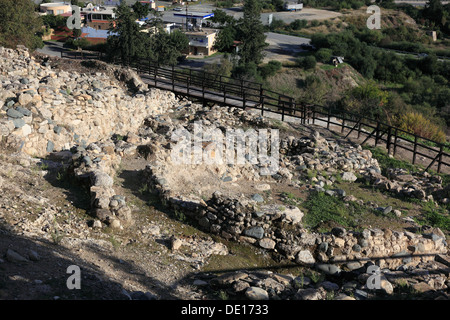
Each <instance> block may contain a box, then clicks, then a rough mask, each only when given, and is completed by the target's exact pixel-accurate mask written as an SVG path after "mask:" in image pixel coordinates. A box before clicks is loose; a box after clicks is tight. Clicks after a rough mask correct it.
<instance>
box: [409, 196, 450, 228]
mask: <svg viewBox="0 0 450 320" xmlns="http://www.w3.org/2000/svg"><path fill="white" fill-rule="evenodd" d="M423 210H424V213H423V214H422V215H421V216H419V217H417V218H416V221H417V223H419V224H421V225H425V224H426V225H430V226H432V227H435V228H439V229H441V230H442V231H444V232H449V231H450V216H449V213H448V212H449V210H450V206H449V205H447V206H445V207H436V205H435V204H434V202H433V201H429V202H427V203H425V204H424V205H423Z"/></svg>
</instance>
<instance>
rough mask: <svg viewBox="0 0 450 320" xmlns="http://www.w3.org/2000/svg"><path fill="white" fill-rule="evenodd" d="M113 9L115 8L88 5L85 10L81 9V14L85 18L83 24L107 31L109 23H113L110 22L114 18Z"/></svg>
mask: <svg viewBox="0 0 450 320" xmlns="http://www.w3.org/2000/svg"><path fill="white" fill-rule="evenodd" d="M114 9H115V7H104V6H93V5H92V4H91V3H89V4H88V5H87V6H86V7H85V8H83V9H81V14H82V15H83V16H84V17H85V18H84V23H85V25H86V26H88V27H91V28H94V29H100V30H108V29H109V28H110V25H111V23H114V22H113V21H112V20H113V19H115V17H116V14H115V13H114Z"/></svg>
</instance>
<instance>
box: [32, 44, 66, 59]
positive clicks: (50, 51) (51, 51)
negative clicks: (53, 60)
mask: <svg viewBox="0 0 450 320" xmlns="http://www.w3.org/2000/svg"><path fill="white" fill-rule="evenodd" d="M63 45H64V43H62V42H57V41H44V47H43V48H42V49H36V51H37V52H40V53H42V54H46V55H49V56H56V57H61V52H62V51H67V49H65V48H64V47H63Z"/></svg>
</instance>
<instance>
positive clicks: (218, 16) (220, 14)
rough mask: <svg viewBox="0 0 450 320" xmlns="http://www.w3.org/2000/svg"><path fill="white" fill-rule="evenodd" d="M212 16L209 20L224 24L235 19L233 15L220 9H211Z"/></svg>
mask: <svg viewBox="0 0 450 320" xmlns="http://www.w3.org/2000/svg"><path fill="white" fill-rule="evenodd" d="M213 13H214V17H212V18H211V22H214V23H219V24H220V25H222V26H224V25H227V24H234V23H235V22H236V21H235V19H234V17H233V16H230V15H228V14H226V12H225V11H223V10H220V9H215V10H213Z"/></svg>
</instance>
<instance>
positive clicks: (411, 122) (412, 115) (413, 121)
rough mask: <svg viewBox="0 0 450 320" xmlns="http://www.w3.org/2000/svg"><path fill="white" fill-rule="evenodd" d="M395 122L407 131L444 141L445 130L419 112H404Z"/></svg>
mask: <svg viewBox="0 0 450 320" xmlns="http://www.w3.org/2000/svg"><path fill="white" fill-rule="evenodd" d="M397 122H398V123H397V126H398V127H399V128H400V129H402V130H405V131H407V132H410V133H414V134H416V135H418V136H421V137H423V138H427V139H430V140H434V141H437V142H441V143H444V142H445V141H446V137H445V132H444V131H443V130H442V129H441V128H440V127H439V126H437V125H435V124H434V123H432V122H431V121H430V120H428V119H426V118H425V117H424V116H423V115H422V114H421V113H417V112H408V113H405V114H403V115H401V116H400V117H399V118H398V120H397Z"/></svg>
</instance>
